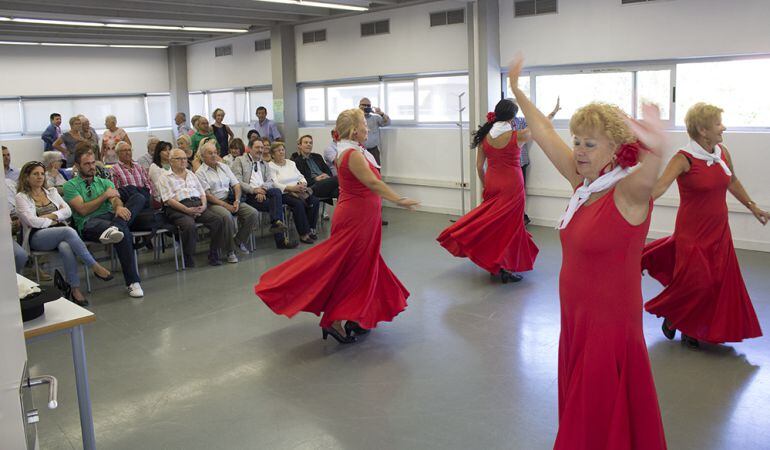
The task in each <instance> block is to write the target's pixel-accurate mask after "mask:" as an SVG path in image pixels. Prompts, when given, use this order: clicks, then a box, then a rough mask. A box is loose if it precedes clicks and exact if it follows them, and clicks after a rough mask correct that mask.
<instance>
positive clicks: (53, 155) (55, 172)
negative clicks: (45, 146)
mask: <svg viewBox="0 0 770 450" xmlns="http://www.w3.org/2000/svg"><path fill="white" fill-rule="evenodd" d="M64 160H65V158H64V155H62V153H61V152H59V151H56V150H52V151H48V152H43V165H44V166H45V181H46V184H47V185H48V187H55V188H56V190H57V191H59V194H62V193H64V183H66V182H67V179H66V178H64V175H62V174H61V172H59V169H61V166H62V161H64Z"/></svg>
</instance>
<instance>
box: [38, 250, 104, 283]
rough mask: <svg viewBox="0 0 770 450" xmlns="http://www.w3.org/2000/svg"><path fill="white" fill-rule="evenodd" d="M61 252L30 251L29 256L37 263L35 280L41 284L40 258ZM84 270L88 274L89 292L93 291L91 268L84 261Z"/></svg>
mask: <svg viewBox="0 0 770 450" xmlns="http://www.w3.org/2000/svg"><path fill="white" fill-rule="evenodd" d="M58 253H59V252H58V251H56V250H48V251H43V250H32V251H30V252H29V256H30V257H32V262H33V263H34V264H35V282H36V283H38V284H40V262H39V259H40V258H41V257H43V256H50V255H56V254H58ZM83 271H84V272H85V274H86V288H87V289H88V292H91V280H89V275H90V274H89V272H90V271H89V270H88V267H87V266H86V263H83Z"/></svg>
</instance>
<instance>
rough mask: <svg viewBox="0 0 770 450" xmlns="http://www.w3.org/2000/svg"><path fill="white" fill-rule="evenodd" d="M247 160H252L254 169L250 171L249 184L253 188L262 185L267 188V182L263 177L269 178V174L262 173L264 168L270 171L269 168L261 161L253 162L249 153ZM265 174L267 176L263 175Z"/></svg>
mask: <svg viewBox="0 0 770 450" xmlns="http://www.w3.org/2000/svg"><path fill="white" fill-rule="evenodd" d="M249 161H251V162H252V165H253V167H254V169H255V170H252V171H251V178H249V185H251V187H253V188H254V189H258V188H261V187H264V188H265V189H267V188H268V182H266V181H265V178H270V174H269V173H268V174H265V173H263V171H264V170H267V171H270V168H269V167H268V166H267V165H266V164H265V163H264V162H263V161H259V162H256V163H255V162H254V160H253V159H252V158H251V155H249ZM265 175H267V176H265Z"/></svg>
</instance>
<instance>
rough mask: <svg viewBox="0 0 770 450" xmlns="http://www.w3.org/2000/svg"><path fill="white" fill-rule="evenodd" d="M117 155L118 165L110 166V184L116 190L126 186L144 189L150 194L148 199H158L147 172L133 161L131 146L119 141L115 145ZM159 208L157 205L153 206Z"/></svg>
mask: <svg viewBox="0 0 770 450" xmlns="http://www.w3.org/2000/svg"><path fill="white" fill-rule="evenodd" d="M115 150H116V151H117V153H118V163H117V164H115V165H113V166H112V182H113V183H114V184H115V188H116V189H120V188H122V187H126V186H136V187H137V188H139V189H142V188H146V189H147V190H148V191H149V193H150V198H151V199H153V203H155V202H154V199H156V198H158V196H157V195H156V194H157V193H156V192H155V187H154V186H153V185H152V183H151V182H150V178H149V177H148V176H147V171H146V170H144V167H142V166H140V165H139V163H137V162H136V161H134V159H133V152H132V149H131V144H129V143H128V142H125V141H120V142H118V143H117V145H115ZM154 206H159V205H153V207H154Z"/></svg>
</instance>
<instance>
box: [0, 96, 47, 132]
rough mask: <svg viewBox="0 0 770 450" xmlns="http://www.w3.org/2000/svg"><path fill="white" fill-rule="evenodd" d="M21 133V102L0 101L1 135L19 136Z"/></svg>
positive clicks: (15, 100)
mask: <svg viewBox="0 0 770 450" xmlns="http://www.w3.org/2000/svg"><path fill="white" fill-rule="evenodd" d="M49 114H50V113H49ZM46 126H47V125H46ZM43 129H45V127H43ZM21 131H22V130H21V115H20V114H19V100H18V99H8V100H0V134H6V133H8V134H19V133H21Z"/></svg>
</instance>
